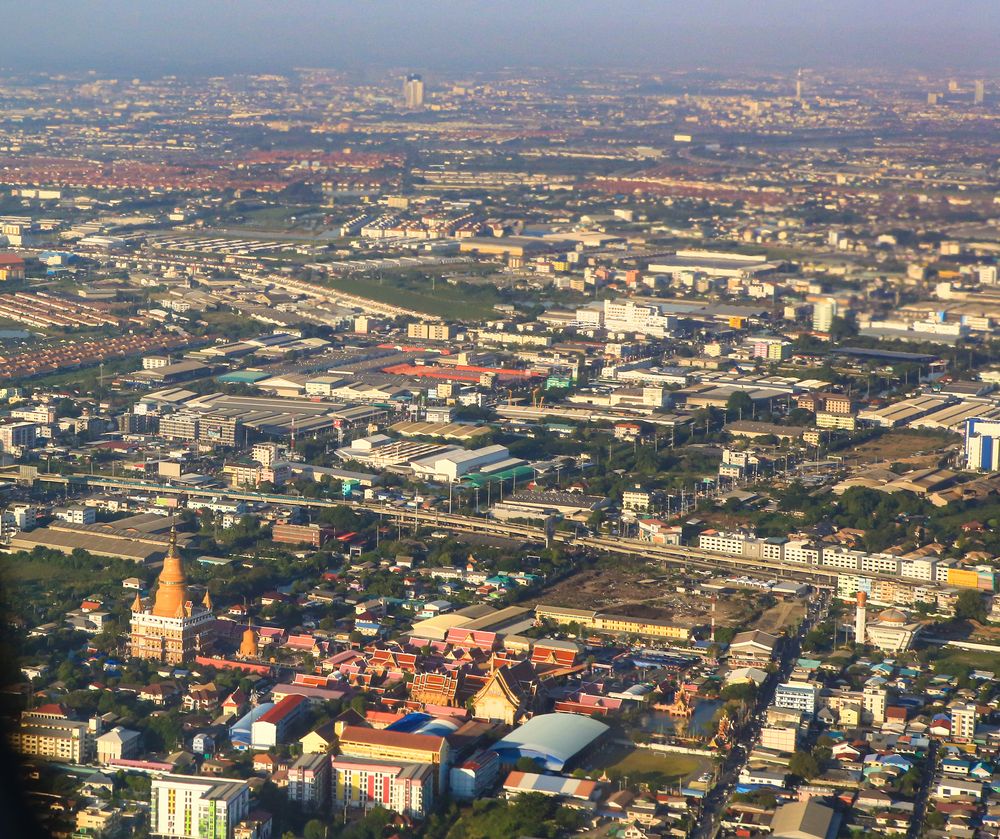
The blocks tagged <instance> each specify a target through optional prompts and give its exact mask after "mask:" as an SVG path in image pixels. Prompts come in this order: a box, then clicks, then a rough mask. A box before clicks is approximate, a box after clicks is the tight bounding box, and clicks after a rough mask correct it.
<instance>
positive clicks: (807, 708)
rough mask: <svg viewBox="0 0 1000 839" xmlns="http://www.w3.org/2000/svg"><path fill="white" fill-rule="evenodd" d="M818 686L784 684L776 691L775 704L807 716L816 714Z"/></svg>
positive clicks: (803, 683)
mask: <svg viewBox="0 0 1000 839" xmlns="http://www.w3.org/2000/svg"><path fill="white" fill-rule="evenodd" d="M817 693H818V690H817V687H816V685H812V684H808V683H807V682H784V683H782V684H780V685H778V687H777V688H776V689H775V691H774V704H775V705H776V706H777V707H779V708H791V709H792V710H795V711H802V712H803V713H806V714H810V715H811V714H815V713H816V695H817Z"/></svg>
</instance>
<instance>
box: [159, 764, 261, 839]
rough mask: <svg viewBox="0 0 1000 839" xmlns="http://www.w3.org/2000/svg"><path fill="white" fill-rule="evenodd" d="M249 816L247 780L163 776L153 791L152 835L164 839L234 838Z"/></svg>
mask: <svg viewBox="0 0 1000 839" xmlns="http://www.w3.org/2000/svg"><path fill="white" fill-rule="evenodd" d="M249 813H250V786H249V785H248V784H247V782H246V781H223V780H217V779H213V778H207V777H202V776H192V775H161V776H160V777H159V778H154V779H153V785H152V790H151V791H150V808H149V822H150V833H151V834H152V835H153V836H158V837H164V839H173V837H177V839H231V837H232V836H233V833H234V829H235V827H236V825H237V824H238V823H239V822H241V821H242V820H243V819H245V818H246V817H247V815H248V814H249Z"/></svg>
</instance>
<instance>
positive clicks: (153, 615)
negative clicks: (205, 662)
mask: <svg viewBox="0 0 1000 839" xmlns="http://www.w3.org/2000/svg"><path fill="white" fill-rule="evenodd" d="M214 623H215V618H214V617H213V615H212V600H211V598H210V597H209V596H208V593H207V592H206V594H205V599H204V600H203V601H202V603H201V604H198V605H196V604H194V603H192V602H191V601H190V600H188V596H187V578H186V577H185V575H184V562H183V560H182V559H181V555H180V551H179V550H178V549H177V533H176V531H174V530H171V531H170V549H169V550H168V551H167V555H166V557H165V558H164V560H163V568H162V569H161V571H160V576H159V579H158V580H157V587H156V596H155V598H154V600H153V605H152V608H149V607H147V606H145V605H143V602H142V600H141V599H140V598H139V596H138V595H136V598H135V602H133V604H132V627H131V630H132V631H131V651H132V655H133V656H134V657H135V658H148V659H154V660H156V661H164V662H167V663H168V664H180V663H181V662H183V661H185V660H186V659H188V658H190V657H191V656H193V655H196V654H197V653H199V652H200V651H201V650H202V649H203V648H204V647H205V646H206V645H207V642H208V640H209V638H210V637H211V634H212V630H213V628H214Z"/></svg>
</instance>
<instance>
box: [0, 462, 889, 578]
mask: <svg viewBox="0 0 1000 839" xmlns="http://www.w3.org/2000/svg"><path fill="white" fill-rule="evenodd" d="M13 478H14V475H12V474H11V473H7V474H5V475H0V480H3V479H6V480H12V479H13ZM35 480H37V481H40V482H43V483H51V484H54V485H57V486H63V487H65V488H67V490H68V489H69V488H71V487H72V488H79V489H92V490H111V491H118V492H129V491H132V492H136V493H151V494H157V495H172V496H177V497H184V498H188V499H197V498H204V499H218V498H223V499H229V500H233V501H251V502H258V503H268V504H287V505H295V506H299V507H308V508H314V509H323V508H331V507H339V506H345V505H346V506H348V507H352V508H354V509H358V510H366V511H368V512H371V513H375V514H377V515H378V516H379V517H380V518H382V519H383V520H387V521H389V522H392V523H394V524H399V525H403V526H405V525H412V526H414V527H415V528H417V527H420V526H426V527H433V528H435V529H441V530H449V531H454V532H458V533H478V534H484V535H490V536H498V537H504V538H512V537H513V538H520V539H524V540H525V541H530V542H539V543H550V542H555V543H559V544H564V545H567V546H572V547H579V548H586V549H590V550H594V551H600V552H604V553H610V554H617V555H620V556H634V557H637V558H643V559H658V560H660V561H662V562H663V563H664V564H666V565H676V566H683V567H693V568H698V569H701V570H711V571H719V572H726V573H731V572H743V573H752V574H756V575H758V576H759V575H761V574H767V575H770V576H773V577H775V578H778V579H790V580H798V581H801V582H806V583H810V584H813V585H818V586H823V587H830V586H835V585H836V582H837V574H838V573H839V572H838V571H837V570H835V569H826V568H821V567H817V566H802V565H797V564H795V563H787V562H778V561H775V560H766V559H758V558H752V557H742V556H732V555H729V554H722V553H716V552H714V551H707V550H703V549H701V548H696V547H693V546H690V545H654V544H651V543H649V542H644V541H641V540H639V539H631V538H626V537H620V536H594V535H578V534H576V533H573V532H570V531H560V530H552V529H547V528H544V527H538V526H535V525H529V524H517V523H511V522H506V521H497V520H494V519H490V518H487V517H485V516H470V515H464V514H461V513H448V512H443V511H440V510H420V509H413V508H409V507H397V506H391V505H387V504H378V503H375V502H369V501H352V500H346V499H345V500H341V499H336V500H334V499H328V498H305V497H301V496H296V495H287V494H283V493H263V492H254V491H251V490H240V489H225V488H214V487H212V488H198V487H182V486H175V485H171V484H161V483H158V482H156V481H147V480H140V479H135V478H118V477H108V476H104V475H81V474H76V475H55V474H38V475H37V476H35ZM870 576H873V577H879V576H885V575H878V574H873V575H870ZM885 578H886V579H895V578H892V577H888V576H885Z"/></svg>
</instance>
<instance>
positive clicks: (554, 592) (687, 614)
mask: <svg viewBox="0 0 1000 839" xmlns="http://www.w3.org/2000/svg"><path fill="white" fill-rule="evenodd" d="M677 585H678V583H677V581H672V580H669V579H668V578H667V577H665V576H663V575H662V574H661V575H655V576H654V575H651V574H650V571H649V569H648V568H643V567H640V566H637V567H636V568H635V569H634V570H633V569H629V568H622V567H614V568H601V567H598V568H589V569H587V570H585V571H581V572H579V573H577V574H574V575H573V576H571V577H568V578H567V579H565V580H562V581H560V582H559V583H557V584H556V585H555V586H553V587H552V588H550V589H548V590H547V591H546V592H545V593H544V594H542V595H540V596H539V597H537V598H535V600H534V601H532V602H539V603H546V604H550V605H553V606H565V607H568V608H571V609H595V610H598V611H606V612H615V613H617V614H625V615H631V616H633V617H643V618H650V619H652V620H669V621H673V622H675V623H677V624H679V625H682V626H699V625H704V624H707V623H709V621H710V620H711V609H712V601H711V598H710V597H709V596H708V595H704V594H695V593H692V592H691V591H686V592H678V591H677ZM755 599H756V596H755V594H754V593H751V592H741V593H737V594H734V595H732V596H719V597H718V598H717V600H716V606H715V620H716V625H717V626H738V625H742V623H744V622H745V621H746V620H747V618H748V617H749V616H750V615H751V614H752V613H753V610H754V606H753V603H754V600H755Z"/></svg>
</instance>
